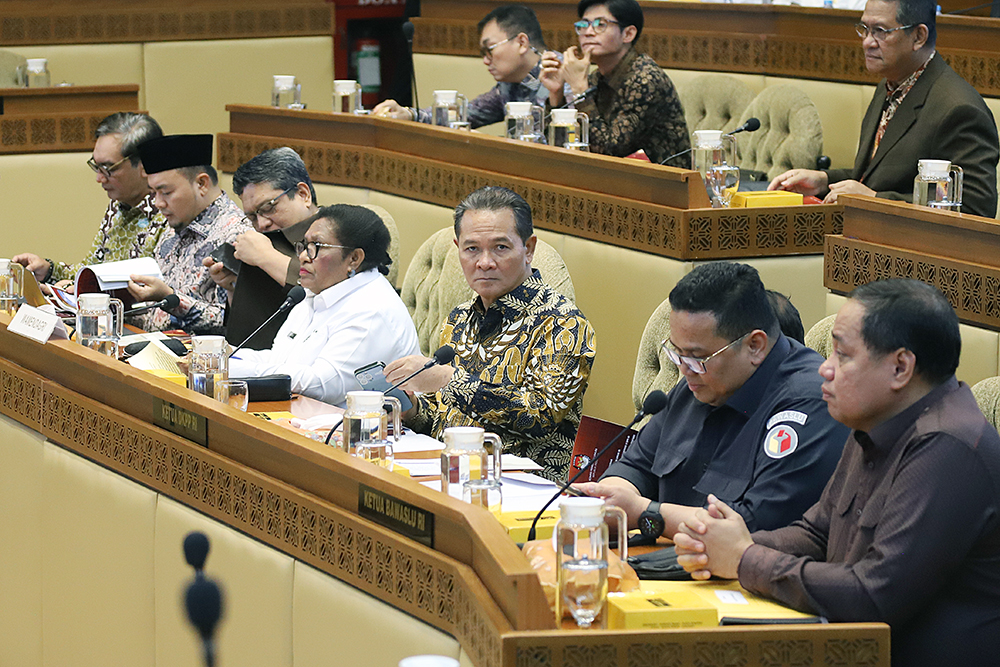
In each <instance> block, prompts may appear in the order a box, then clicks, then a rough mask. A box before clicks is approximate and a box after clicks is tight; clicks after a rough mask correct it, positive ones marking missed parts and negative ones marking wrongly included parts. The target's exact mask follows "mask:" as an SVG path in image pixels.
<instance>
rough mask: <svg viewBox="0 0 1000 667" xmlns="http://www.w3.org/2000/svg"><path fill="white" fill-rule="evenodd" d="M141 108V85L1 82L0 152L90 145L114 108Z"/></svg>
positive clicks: (88, 147) (62, 149) (64, 149)
mask: <svg viewBox="0 0 1000 667" xmlns="http://www.w3.org/2000/svg"><path fill="white" fill-rule="evenodd" d="M138 110H139V86H137V85H135V84H123V85H113V86H52V87H50V88H0V154H4V153H61V152H70V151H89V150H91V149H92V148H93V147H94V130H96V129H97V126H98V124H99V123H100V122H101V121H102V120H103V119H104V118H106V117H107V116H109V115H111V114H112V113H115V112H116V111H138Z"/></svg>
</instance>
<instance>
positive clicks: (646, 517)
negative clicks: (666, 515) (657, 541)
mask: <svg viewBox="0 0 1000 667" xmlns="http://www.w3.org/2000/svg"><path fill="white" fill-rule="evenodd" d="M663 528H664V523H663V517H662V516H660V503H658V502H656V501H655V500H653V501H651V502H650V503H649V507H647V508H646V510H645V511H644V512H643V513H642V514H640V515H639V532H640V533H642V535H643V537H659V536H660V535H663Z"/></svg>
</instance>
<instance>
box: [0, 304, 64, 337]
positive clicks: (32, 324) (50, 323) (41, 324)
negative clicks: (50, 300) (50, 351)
mask: <svg viewBox="0 0 1000 667" xmlns="http://www.w3.org/2000/svg"><path fill="white" fill-rule="evenodd" d="M58 323H59V317H57V316H56V315H53V314H51V313H46V312H45V311H43V310H39V309H38V308H35V307H34V306H29V305H28V304H23V305H22V306H21V307H20V308H18V309H17V315H15V316H14V318H13V319H12V320H11V321H10V324H8V325H7V331H9V332H11V333H16V334H18V335H20V336H24V337H25V338H30V339H31V340H33V341H35V342H36V343H42V344H43V345H44V344H45V341H47V340H48V339H49V336H51V335H52V330H53V329H55V328H56V324H58Z"/></svg>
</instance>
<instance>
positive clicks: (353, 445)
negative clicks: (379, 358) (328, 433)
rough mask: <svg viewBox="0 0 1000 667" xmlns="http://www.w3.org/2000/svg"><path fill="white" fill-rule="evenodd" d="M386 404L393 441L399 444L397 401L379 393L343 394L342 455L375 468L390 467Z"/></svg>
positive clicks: (390, 457)
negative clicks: (354, 458) (390, 418)
mask: <svg viewBox="0 0 1000 667" xmlns="http://www.w3.org/2000/svg"><path fill="white" fill-rule="evenodd" d="M386 405H388V406H389V407H390V408H391V409H392V436H393V440H394V441H395V442H399V436H400V434H401V433H402V426H401V424H400V421H399V420H400V414H401V413H402V408H401V406H400V404H399V399H397V398H394V397H392V396H385V395H384V394H383V393H382V392H380V391H349V392H347V409H346V410H345V411H344V437H343V441H342V446H343V449H344V451H345V452H347V453H348V454H350V455H351V456H357V457H358V458H363V459H365V460H366V461H371V462H372V463H376V464H378V465H387V466H388V465H391V463H392V458H393V450H392V442H393V441H390V440H389V437H388V432H387V428H388V424H387V418H386V417H387V415H386V411H385V406H386Z"/></svg>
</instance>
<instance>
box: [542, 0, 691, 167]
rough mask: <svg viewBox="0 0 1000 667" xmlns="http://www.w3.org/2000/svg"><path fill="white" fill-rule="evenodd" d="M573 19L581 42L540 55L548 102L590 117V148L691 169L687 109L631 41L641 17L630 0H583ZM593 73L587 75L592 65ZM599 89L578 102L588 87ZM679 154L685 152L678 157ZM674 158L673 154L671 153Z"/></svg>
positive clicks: (639, 27) (639, 29)
mask: <svg viewBox="0 0 1000 667" xmlns="http://www.w3.org/2000/svg"><path fill="white" fill-rule="evenodd" d="M577 14H578V15H579V16H580V20H579V21H577V22H576V23H574V24H573V27H574V28H575V29H576V34H577V35H578V36H579V40H580V47H579V49H578V48H577V47H575V46H574V47H570V48H569V49H567V50H566V52H565V53H563V54H562V55H560V54H558V53H555V52H553V51H546V52H545V53H544V54H543V57H542V73H541V80H542V85H543V86H545V88H547V89H548V90H549V91H550V94H549V102H550V103H551V105H552V106H553V107H557V106H561V105H563V104H565V102H566V95H565V87H566V86H568V87H569V88H570V89H571V91H572V93H571V99H570V101H571V102H572V103H573V105H574V106H575V107H576V108H577V109H578V110H579V111H582V112H584V113H586V114H587V115H588V116H589V117H590V150H591V151H592V152H594V153H603V154H604V155H616V156H619V157H624V156H626V155H631V154H632V153H635V152H636V151H638V150H640V149H641V150H643V151H645V153H646V156H647V157H648V158H649V159H650V160H651V161H653V162H663V161H664V160H666V159H667V158H672V159H670V160H669V161H667V162H666V164H668V165H670V166H671V167H680V168H683V169H689V168H690V167H691V157H690V156H689V155H688V154H687V153H684V151H687V149H688V148H690V147H691V143H690V139H689V138H688V130H687V123H686V122H685V121H684V109H683V108H682V107H681V101H680V98H679V97H678V96H677V91H676V90H674V85H673V83H671V81H670V78H669V77H668V76H667V75H666V73H665V72H664V71H663V69H662V68H661V67H660V66H659V65H657V64H656V61H654V60H653V59H652V58H650V57H649V56H647V55H644V54H640V53H638V52H637V51H636V50H635V47H634V44H635V41H636V40H637V39H639V35H640V34H642V24H643V16H642V9H641V8H640V7H639V3H637V2H636V1H635V0H581V2H580V4H579V5H578V6H577ZM591 64H594V65H596V66H597V71H595V72H593V73H592V74H590V75H589V76H588V74H587V72H588V70H589V69H590V65H591ZM594 87H596V92H595V93H592V94H590V95H587V96H586V97H585V98H584V99H582V100H581V99H579V96H580V95H582V94H583V93H584V92H585V91H587V90H588V89H590V88H594ZM678 153H683V154H682V155H677V154H678ZM672 156H676V157H672Z"/></svg>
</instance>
